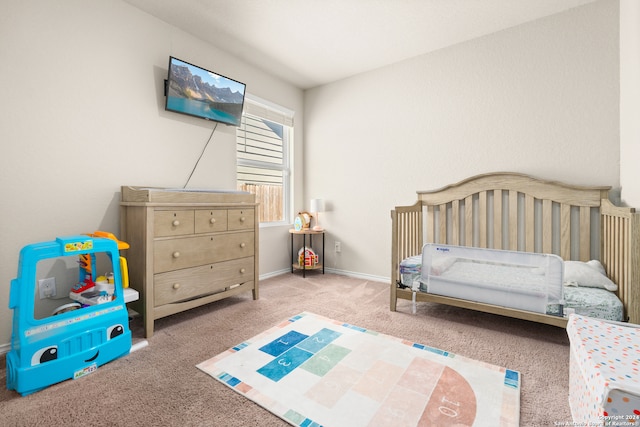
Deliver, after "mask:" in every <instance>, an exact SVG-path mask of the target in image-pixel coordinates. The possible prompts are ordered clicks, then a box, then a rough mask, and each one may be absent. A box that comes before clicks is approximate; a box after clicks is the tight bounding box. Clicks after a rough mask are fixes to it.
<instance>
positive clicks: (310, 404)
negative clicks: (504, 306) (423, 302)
mask: <svg viewBox="0 0 640 427" xmlns="http://www.w3.org/2000/svg"><path fill="white" fill-rule="evenodd" d="M197 367H198V368H199V369H201V370H202V371H204V372H206V373H207V374H209V375H211V376H212V377H213V378H215V379H217V380H218V381H220V382H222V383H223V384H225V385H227V386H228V387H230V388H232V389H233V390H235V391H236V392H238V393H240V394H242V395H244V396H246V397H247V398H248V399H251V400H252V401H254V402H256V403H257V404H259V405H261V406H262V407H264V408H266V409H267V410H269V411H270V412H272V413H273V414H275V415H277V416H278V417H280V418H282V419H283V420H285V421H287V422H288V423H290V424H292V425H296V426H310V427H311V426H324V427H339V426H345V427H357V426H372V427H373V426H376V427H380V426H393V427H401V426H487V427H496V426H518V424H519V420H520V383H521V378H520V373H519V372H517V371H512V370H509V369H506V368H502V367H499V366H494V365H490V364H487V363H483V362H479V361H476V360H472V359H468V358H465V357H462V356H457V355H455V354H452V353H449V352H446V351H442V350H438V349H435V348H430V347H427V346H425V345H422V344H417V343H413V342H408V341H405V340H402V339H400V338H395V337H392V336H389V335H384V334H380V333H377V332H375V331H371V330H368V329H363V328H360V327H357V326H354V325H350V324H347V323H343V322H339V321H335V320H331V319H328V318H325V317H322V316H318V315H315V314H313V313H308V312H305V313H301V314H299V315H297V316H294V317H292V318H290V319H288V320H286V321H284V322H282V323H280V324H279V325H277V326H275V327H273V328H271V329H269V330H267V331H265V332H263V333H261V334H259V335H257V336H255V337H253V338H251V339H250V340H248V341H245V342H243V343H241V344H238V345H237V346H235V347H233V348H231V349H229V350H227V351H225V352H224V353H221V354H219V355H217V356H215V357H213V358H211V359H209V360H207V361H204V362H202V363H200V364H199V365H197Z"/></svg>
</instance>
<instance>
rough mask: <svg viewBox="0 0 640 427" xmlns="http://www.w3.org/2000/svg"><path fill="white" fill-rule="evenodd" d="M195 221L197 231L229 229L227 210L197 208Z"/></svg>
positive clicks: (209, 231)
mask: <svg viewBox="0 0 640 427" xmlns="http://www.w3.org/2000/svg"><path fill="white" fill-rule="evenodd" d="M195 221H196V224H195V229H196V233H213V232H218V231H227V210H226V209H197V210H196V213H195Z"/></svg>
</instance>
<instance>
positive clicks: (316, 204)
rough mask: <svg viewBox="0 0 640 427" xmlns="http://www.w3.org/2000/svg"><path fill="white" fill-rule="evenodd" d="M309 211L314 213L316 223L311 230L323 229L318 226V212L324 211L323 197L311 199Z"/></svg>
mask: <svg viewBox="0 0 640 427" xmlns="http://www.w3.org/2000/svg"><path fill="white" fill-rule="evenodd" d="M311 212H315V214H316V225H315V227H313V231H323V230H324V229H323V228H322V227H320V216H319V213H320V212H324V199H311Z"/></svg>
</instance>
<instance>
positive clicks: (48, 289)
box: [38, 277, 56, 299]
mask: <svg viewBox="0 0 640 427" xmlns="http://www.w3.org/2000/svg"><path fill="white" fill-rule="evenodd" d="M38 290H39V291H40V299H45V298H53V297H55V296H56V278H55V277H48V278H46V279H40V280H38Z"/></svg>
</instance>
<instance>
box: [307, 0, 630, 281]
mask: <svg viewBox="0 0 640 427" xmlns="http://www.w3.org/2000/svg"><path fill="white" fill-rule="evenodd" d="M618 22H619V21H618V2H617V1H612V0H603V1H598V2H595V3H591V4H588V5H586V6H583V7H579V8H576V9H571V10H569V11H567V12H565V13H561V14H558V15H554V16H551V17H547V18H544V19H540V20H538V21H534V22H531V23H528V24H525V25H521V26H518V27H515V28H511V29H507V30H505V31H501V32H498V33H494V34H491V35H488V36H485V37H482V38H478V39H475V40H472V41H469V42H467V43H462V44H459V45H456V46H453V47H450V48H446V49H442V50H440V51H437V52H433V53H431V54H427V55H424V56H420V57H417V58H414V59H411V60H407V61H404V62H400V63H397V64H394V65H391V66H388V67H384V68H381V69H378V70H375V71H372V72H369V73H366V74H362V75H358V76H355V77H352V78H348V79H345V80H342V81H339V82H336V83H333V84H330V85H326V86H322V87H318V88H315V89H312V90H309V91H306V92H305V138H304V143H305V157H304V166H305V178H304V182H305V195H306V196H307V198H313V197H324V198H325V200H326V201H327V205H329V206H330V208H331V211H330V212H327V213H326V214H325V215H324V216H323V223H324V226H325V227H326V229H327V232H328V236H327V248H328V249H329V251H328V256H327V262H326V265H327V267H329V268H332V269H336V270H340V271H344V272H348V273H353V274H357V275H369V276H371V277H372V278H388V277H389V275H390V237H391V236H390V234H391V230H390V224H391V220H390V216H389V211H390V209H392V208H393V206H396V205H402V204H405V205H407V204H412V203H414V202H415V200H416V196H415V191H416V190H428V189H435V188H439V187H441V186H443V185H446V184H448V183H452V182H456V181H458V180H461V179H463V178H465V177H468V176H471V175H474V174H478V173H485V172H492V171H516V172H522V173H528V174H532V175H536V176H540V177H546V178H549V179H555V180H562V181H567V182H571V183H575V184H585V185H587V184H603V185H611V186H613V187H619V185H620V166H619V164H620V145H619V140H620V137H619V84H618V83H619V55H618V26H619V25H618ZM335 241H340V242H341V244H342V245H341V246H342V252H341V253H340V254H336V253H334V242H335Z"/></svg>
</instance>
